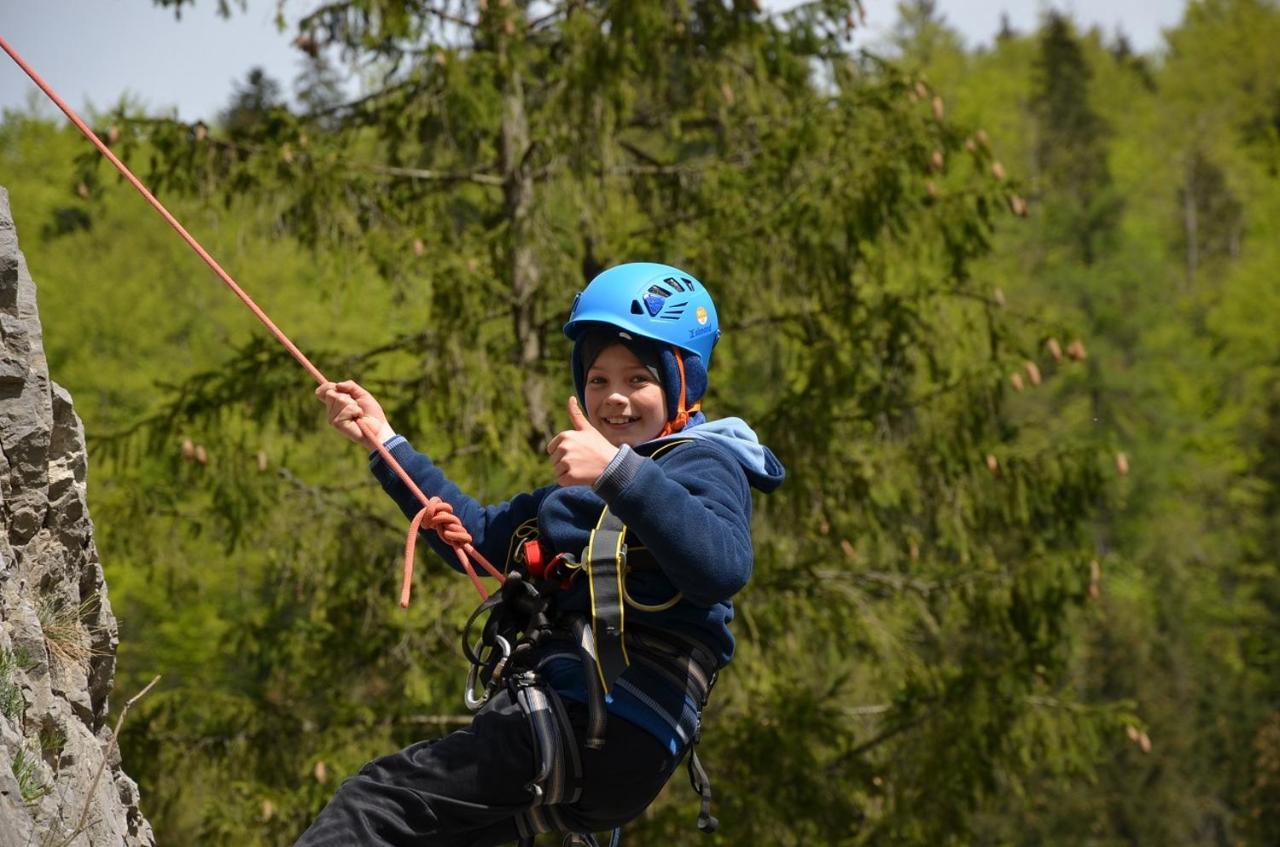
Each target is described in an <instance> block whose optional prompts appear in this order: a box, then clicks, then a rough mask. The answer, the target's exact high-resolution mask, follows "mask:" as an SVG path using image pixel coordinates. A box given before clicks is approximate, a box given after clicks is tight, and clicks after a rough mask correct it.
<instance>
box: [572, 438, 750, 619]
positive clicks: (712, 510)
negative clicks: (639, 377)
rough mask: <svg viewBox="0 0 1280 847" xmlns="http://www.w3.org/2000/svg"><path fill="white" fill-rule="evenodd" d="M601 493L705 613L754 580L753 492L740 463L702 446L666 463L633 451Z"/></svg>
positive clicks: (605, 477) (691, 446)
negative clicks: (750, 580)
mask: <svg viewBox="0 0 1280 847" xmlns="http://www.w3.org/2000/svg"><path fill="white" fill-rule="evenodd" d="M595 490H596V493H597V494H599V495H600V497H601V498H602V499H603V500H604V501H605V502H606V503H608V504H609V509H610V511H612V512H613V513H614V514H615V515H617V516H618V517H619V518H620V519H622V521H623V522H624V523H626V525H627V528H628V529H629V530H630V531H631V532H632V533H634V534H635V536H636V537H637V538H638V539H640V541H641V542H642V543H643V544H644V546H645V547H647V548H648V549H649V552H650V553H652V554H653V556H654V558H655V559H656V560H657V563H658V566H659V567H660V568H662V572H663V573H664V574H665V575H666V577H667V578H668V579H669V580H671V583H672V584H673V585H674V586H675V587H676V588H677V589H678V590H679V591H680V592H681V593H682V594H684V596H685V599H686V600H688V601H690V602H691V603H694V604H696V605H699V606H711V605H713V604H715V603H718V602H722V601H725V600H728V599H729V598H730V597H732V596H733V595H734V594H735V593H736V592H737V591H738V590H739V589H741V588H742V587H743V586H744V585H746V584H747V580H748V579H749V578H750V577H751V566H752V558H753V552H752V547H751V492H750V488H749V486H748V484H747V477H746V474H745V473H744V472H743V470H742V468H741V466H740V465H739V463H738V462H737V460H736V459H734V458H733V457H732V456H729V455H728V454H726V453H725V452H724V451H722V450H720V449H718V448H716V447H714V446H711V445H709V444H705V443H702V442H698V441H694V442H690V443H688V444H684V445H681V446H680V447H677V448H676V449H675V450H673V451H672V452H671V453H670V454H669V458H667V459H665V460H664V461H662V462H661V463H659V462H657V461H654V460H652V459H648V458H645V457H643V456H641V455H639V454H638V453H635V452H633V451H631V450H630V449H628V448H625V447H624V448H623V449H622V451H620V452H619V455H618V456H617V457H616V458H615V460H614V461H613V462H612V463H610V465H609V466H608V467H607V468H606V469H605V471H604V473H602V474H601V475H600V479H599V480H597V481H596V485H595Z"/></svg>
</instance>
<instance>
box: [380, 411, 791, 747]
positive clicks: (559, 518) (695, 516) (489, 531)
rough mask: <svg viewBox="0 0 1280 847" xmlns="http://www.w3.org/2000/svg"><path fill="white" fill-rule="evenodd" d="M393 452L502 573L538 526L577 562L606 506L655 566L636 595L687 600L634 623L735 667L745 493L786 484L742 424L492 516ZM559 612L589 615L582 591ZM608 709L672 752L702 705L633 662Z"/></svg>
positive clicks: (631, 612)
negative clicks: (689, 641)
mask: <svg viewBox="0 0 1280 847" xmlns="http://www.w3.org/2000/svg"><path fill="white" fill-rule="evenodd" d="M699 417H701V416H699ZM386 447H387V449H388V450H389V451H390V452H391V454H392V455H393V456H394V457H395V459H396V461H397V462H399V463H400V464H401V466H402V467H403V468H404V469H405V471H406V472H407V473H408V474H409V476H410V477H411V478H412V479H413V481H414V482H415V483H416V484H417V485H418V487H419V488H421V489H422V491H423V493H425V494H426V495H427V496H429V497H430V496H437V497H440V498H441V499H443V500H444V501H445V502H447V503H449V504H451V505H452V506H453V510H454V514H456V515H457V516H458V517H459V518H460V519H461V521H462V524H463V526H465V527H466V529H467V531H468V532H469V533H471V537H472V544H473V545H474V546H475V547H476V549H478V550H479V551H480V552H481V554H483V555H484V556H485V558H487V559H488V560H489V561H491V562H493V563H494V564H495V565H496V566H500V567H502V565H501V563H505V567H503V570H506V569H509V568H511V567H512V566H513V565H514V558H513V557H514V554H515V552H516V549H517V547H518V546H519V545H518V543H516V538H517V530H521V531H522V532H524V533H527V531H528V528H529V526H531V525H533V524H534V523H536V526H537V528H538V531H539V533H540V537H541V539H542V540H543V542H544V543H545V544H547V545H548V546H549V547H550V549H551V550H552V551H553V552H555V553H570V554H573V555H574V556H578V555H580V554H581V553H582V551H583V549H584V548H585V547H586V546H587V542H588V538H589V536H590V533H591V530H592V528H594V527H595V525H596V523H597V521H598V520H599V518H600V513H601V511H602V510H603V509H604V507H605V505H606V504H607V505H608V507H609V510H610V511H611V512H612V513H613V514H614V515H616V516H617V517H618V518H619V519H620V520H622V521H623V523H625V524H626V526H627V546H628V549H629V550H633V551H634V550H637V549H639V548H644V549H645V550H647V551H648V553H649V554H650V555H651V556H652V558H653V560H654V562H655V563H656V565H657V567H655V568H649V569H644V570H638V571H634V572H632V573H631V574H630V576H629V577H628V578H627V591H628V593H629V594H630V596H631V597H632V598H634V600H635V601H636V602H638V603H641V604H645V605H656V604H663V603H665V602H666V601H668V600H670V599H671V598H672V597H673V596H675V594H676V593H677V592H679V593H680V594H681V595H682V599H681V600H680V602H678V603H676V604H675V605H674V606H673V607H671V608H669V609H666V610H664V611H661V612H642V611H638V610H636V609H635V608H633V607H628V608H627V609H626V619H627V621H636V622H640V623H643V624H645V625H646V626H649V627H653V628H656V629H666V630H670V631H673V632H676V633H679V634H683V635H686V636H691V637H693V638H695V639H697V640H698V641H699V642H701V643H703V644H705V645H706V646H707V647H708V649H709V650H710V651H711V653H712V654H713V655H715V656H716V657H717V658H718V659H719V661H720V664H721V665H724V664H726V663H728V662H729V661H730V659H732V657H733V651H734V639H733V635H732V634H731V633H730V631H729V622H730V621H731V620H732V619H733V603H732V600H731V598H732V597H733V595H734V594H735V593H737V591H738V590H739V589H741V588H742V587H743V586H744V585H746V583H747V580H748V579H749V578H750V576H751V568H752V558H753V553H752V545H751V494H750V489H751V488H755V489H757V490H759V491H762V492H765V493H768V492H770V491H773V490H774V489H775V488H777V487H778V485H779V484H781V482H782V480H783V476H784V474H785V472H784V470H783V467H782V464H781V463H780V462H779V461H778V459H777V458H776V457H775V456H774V455H773V453H772V452H771V451H770V450H769V448H767V447H765V446H764V445H762V444H760V442H759V440H758V439H757V438H756V435H755V433H754V432H753V431H752V430H751V428H750V427H749V426H747V424H746V423H745V422H743V421H742V420H741V419H739V418H724V419H720V420H715V421H709V422H702V421H699V422H698V423H697V424H696V425H691V426H686V427H685V428H684V429H683V430H682V431H681V432H679V433H676V434H675V435H671V436H667V437H665V438H661V439H656V440H654V441H649V442H646V443H644V444H641V445H638V446H637V447H636V448H634V449H632V448H630V447H626V446H624V447H622V448H621V449H620V450H619V451H618V455H617V456H616V457H615V458H614V460H613V461H612V462H610V463H609V466H608V467H606V468H605V470H604V472H603V473H601V475H600V478H599V479H598V480H596V483H595V484H594V485H593V486H585V485H577V486H570V487H561V486H558V485H548V486H544V487H542V488H539V489H536V490H534V491H530V492H526V493H523V494H517V495H516V496H515V497H513V498H511V499H510V500H507V501H505V502H502V503H497V504H494V505H491V506H482V505H481V504H479V503H478V502H476V501H475V500H473V499H472V498H470V497H468V496H467V495H466V494H464V493H463V492H462V491H461V490H460V489H459V488H458V487H457V486H456V485H455V484H454V483H453V482H451V481H450V480H449V479H448V478H446V477H445V475H444V473H443V472H442V471H441V470H440V469H439V468H438V467H436V465H435V464H434V463H432V461H431V460H430V459H429V458H427V457H426V456H425V455H423V454H422V453H419V452H417V451H416V450H414V449H413V447H412V446H410V445H409V443H408V441H406V440H405V439H404V438H403V437H402V436H396V437H394V438H391V439H389V440H388V441H387V443H386ZM664 448H665V449H664ZM654 453H657V455H656V457H655V458H652V459H651V458H649V456H650V455H651V454H654ZM370 468H371V470H372V471H373V473H374V476H375V477H377V479H378V481H379V482H380V483H381V484H382V487H383V488H384V489H385V490H386V491H387V493H388V494H390V495H391V496H392V498H394V499H395V501H396V503H397V504H398V505H399V506H400V508H401V510H402V511H403V512H404V513H405V515H406V516H410V517H411V516H413V515H414V514H416V513H417V512H418V510H419V509H421V504H420V503H419V502H418V500H417V498H416V497H415V496H414V495H413V493H412V492H410V491H409V490H408V488H407V487H406V486H405V485H404V483H403V482H401V481H400V479H399V477H398V476H396V474H395V472H394V471H393V470H392V469H391V468H390V467H389V466H388V465H387V464H386V463H385V462H384V461H383V460H382V458H381V456H380V455H379V454H377V453H374V454H373V456H372V457H371V462H370ZM522 527H523V530H522ZM424 538H425V539H426V540H427V541H428V543H430V544H431V546H432V547H433V548H434V549H435V550H436V552H437V553H438V554H439V555H440V556H441V557H442V558H443V559H444V560H445V561H446V562H448V563H449V564H450V565H451V566H452V567H454V568H455V569H457V568H458V562H457V559H456V558H455V556H454V554H453V552H452V550H451V548H450V547H449V546H448V545H447V544H445V543H444V542H443V541H441V540H440V538H439V536H437V535H436V533H434V532H428V533H427V534H426V535H424ZM557 606H558V608H560V609H561V610H563V611H566V612H584V613H587V614H590V610H591V601H590V592H589V590H588V587H587V585H586V580H583V579H579V580H575V581H574V583H573V584H572V585H571V586H570V587H569V588H568V589H567V590H565V591H563V592H561V593H560V594H559V595H558V597H557ZM549 658H550V659H551V661H548V662H547V663H546V664H545V665H544V666H543V667H542V673H543V675H544V677H545V678H546V679H548V680H549V682H550V683H551V685H552V686H553V687H554V688H555V689H556V690H557V691H558V692H559V693H560V694H561V695H562V696H564V697H568V698H570V699H574V700H578V701H585V700H586V693H585V683H584V680H583V676H582V673H583V669H582V666H581V665H580V664H578V663H577V662H576V661H574V660H572V659H571V658H570V657H565V656H559V657H556V656H552V657H549ZM607 704H608V710H609V712H610V714H615V715H618V716H619V717H622V718H625V719H627V720H630V721H632V722H633V723H636V724H638V725H639V726H641V727H643V728H645V729H646V730H648V731H649V732H651V733H652V734H653V735H654V736H655V737H657V738H658V740H659V741H661V742H662V743H663V744H664V745H665V746H667V747H668V749H670V750H671V751H672V752H673V753H676V752H678V751H679V750H680V749H681V748H683V747H684V745H686V744H687V743H688V742H689V741H690V740H691V739H692V738H693V736H694V734H695V733H696V731H697V721H698V713H697V705H696V704H694V703H693V702H692V700H691V699H690V697H689V696H688V694H687V693H686V692H685V691H683V690H682V689H676V688H675V687H674V686H672V684H671V683H670V682H669V681H668V680H667V679H666V678H664V677H662V676H661V675H659V674H657V673H654V672H652V671H648V669H646V668H645V667H643V666H641V665H639V664H636V663H632V665H631V666H630V667H629V668H628V669H627V670H626V671H625V672H624V673H623V674H622V675H621V676H620V677H619V678H618V680H617V682H616V683H615V684H614V686H613V689H612V692H611V694H610V696H609V698H608V700H607Z"/></svg>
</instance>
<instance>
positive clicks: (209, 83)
mask: <svg viewBox="0 0 1280 847" xmlns="http://www.w3.org/2000/svg"><path fill="white" fill-rule="evenodd" d="M316 2H317V0H289V2H287V3H286V6H285V10H286V12H288V11H289V10H291V9H296V10H302V11H305V10H307V9H309V8H311V7H312V6H314V5H316ZM1185 2H1186V0H1053V2H1048V0H938V6H939V9H940V10H941V12H942V15H943V17H944V18H945V19H946V21H947V22H948V23H949V24H950V25H951V26H953V27H955V28H956V29H958V30H959V31H960V32H961V34H962V35H963V36H964V38H965V40H966V42H967V43H969V44H970V45H977V44H986V43H990V41H991V38H992V36H993V35H994V33H995V32H996V30H997V29H998V28H999V26H1000V18H1001V14H1002V13H1007V14H1008V16H1009V19H1010V21H1011V22H1012V24H1013V27H1014V28H1015V29H1017V30H1029V29H1032V28H1034V26H1035V25H1036V21H1037V20H1038V18H1039V16H1040V14H1041V13H1042V12H1043V11H1044V10H1045V9H1048V8H1055V9H1059V10H1061V11H1064V12H1067V13H1068V14H1070V15H1071V16H1072V17H1073V18H1074V19H1075V20H1076V22H1077V23H1078V24H1081V25H1082V26H1086V27H1087V26H1094V25H1096V26H1099V27H1101V28H1102V29H1103V31H1104V32H1107V33H1113V32H1115V31H1116V30H1117V29H1120V30H1123V32H1124V33H1125V34H1126V35H1127V36H1128V37H1129V40H1130V42H1131V43H1132V44H1133V46H1134V48H1135V49H1137V50H1139V51H1140V52H1152V51H1157V50H1159V49H1160V48H1161V46H1162V43H1163V42H1162V36H1161V30H1162V29H1165V28H1169V27H1172V26H1174V25H1176V24H1177V22H1178V21H1179V20H1180V19H1181V17H1182V9H1183V7H1184V5H1185ZM794 5H796V4H795V2H791V0H766V2H765V6H766V7H769V8H772V9H782V8H787V7H790V6H794ZM864 5H865V7H866V11H867V22H866V30H865V31H864V33H863V34H862V35H861V39H862V41H861V42H860V43H862V44H864V45H866V46H874V45H875V43H876V42H877V41H878V40H880V39H882V38H883V37H884V35H885V33H887V32H888V30H889V28H890V27H891V26H892V25H893V22H894V19H895V9H896V7H897V3H896V0H865V2H864ZM216 6H217V3H216V2H215V0H196V6H195V8H188V9H187V10H186V11H184V12H183V16H182V20H180V21H179V20H175V18H174V14H173V12H172V11H171V10H166V9H161V8H158V7H156V6H155V5H154V4H153V3H152V2H151V0H0V36H2V37H3V38H4V39H5V40H7V41H8V42H9V44H10V45H11V46H12V47H13V48H14V49H15V50H16V51H17V52H18V53H19V54H21V55H22V56H23V58H25V59H26V60H27V62H28V63H29V64H30V65H31V66H32V67H33V68H34V69H35V71H36V72H37V73H38V74H40V75H41V76H42V77H44V79H45V81H46V82H48V83H49V85H51V86H52V87H53V89H54V90H55V91H57V92H58V93H59V94H60V95H61V96H62V97H63V98H64V99H65V100H66V101H67V102H68V103H69V104H70V105H71V107H72V108H73V109H76V110H77V111H81V112H85V111H88V110H89V109H91V108H96V109H101V110H106V109H109V108H111V107H112V106H114V105H115V104H116V103H117V102H118V101H119V99H120V97H121V96H122V95H125V94H128V95H129V96H130V97H131V98H132V99H133V100H134V101H136V102H137V103H138V104H139V105H142V106H145V107H147V108H148V109H150V110H152V111H158V112H166V113H170V114H172V113H173V112H174V111H176V114H177V116H178V117H179V118H181V119H183V120H188V121H193V120H196V119H197V118H205V119H209V118H212V117H214V116H216V115H217V113H218V112H219V111H220V110H221V109H222V108H223V107H224V106H225V105H226V103H227V101H228V100H229V98H230V95H231V92H232V90H233V84H234V83H235V82H237V81H240V80H243V79H244V77H245V74H246V73H248V71H249V69H250V68H252V67H254V66H255V65H257V66H261V67H263V68H264V69H265V70H266V71H267V73H268V75H269V76H271V77H273V78H275V79H277V80H279V81H281V82H282V83H284V87H285V88H286V89H291V83H292V81H293V79H294V78H295V77H296V76H297V74H298V72H299V70H300V63H299V53H298V51H297V50H295V49H294V48H293V47H292V46H291V45H290V41H291V39H292V35H291V34H290V33H288V32H285V33H282V32H280V31H278V30H277V29H276V26H275V23H274V16H275V11H276V0H249V7H248V11H246V12H237V13H236V14H234V15H233V16H232V18H231V19H230V20H225V19H222V18H219V17H218V16H217V14H216V13H215V9H216ZM37 94H38V92H37V90H36V88H35V86H34V85H33V84H32V83H31V82H30V80H28V78H27V77H26V75H25V74H23V73H22V71H21V70H20V69H19V68H18V66H17V65H15V64H14V63H13V62H11V61H10V60H9V58H8V57H7V56H5V55H3V54H2V53H0V109H20V108H25V107H26V105H27V104H28V103H29V102H30V101H31V100H32V98H33V97H35V96H36V95H37ZM37 99H38V98H37ZM40 108H42V109H43V110H44V112H45V113H47V114H49V115H54V114H56V112H55V111H54V110H53V106H52V105H42V106H41V107H40Z"/></svg>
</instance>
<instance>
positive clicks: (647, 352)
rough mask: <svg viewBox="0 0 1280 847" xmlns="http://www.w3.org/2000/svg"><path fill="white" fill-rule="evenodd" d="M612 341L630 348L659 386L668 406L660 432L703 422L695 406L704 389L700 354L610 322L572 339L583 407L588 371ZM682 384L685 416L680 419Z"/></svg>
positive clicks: (576, 387) (576, 388)
mask: <svg viewBox="0 0 1280 847" xmlns="http://www.w3.org/2000/svg"><path fill="white" fill-rule="evenodd" d="M613 344H622V345H623V346H625V347H626V348H627V349H628V350H630V351H631V352H632V353H633V354H634V355H635V357H636V358H637V359H639V360H640V362H641V363H642V364H643V365H644V366H645V367H646V368H648V369H649V371H650V372H651V373H652V374H653V376H654V378H655V379H656V380H657V381H658V384H659V385H661V386H662V393H663V395H664V396H665V398H666V407H667V426H666V428H665V429H664V430H663V432H662V435H669V434H671V433H672V432H679V431H680V430H681V429H683V428H684V427H686V426H695V425H697V424H700V423H705V422H706V418H705V417H704V416H703V414H702V412H701V411H700V410H699V409H698V407H697V404H698V401H699V400H701V399H702V395H703V394H705V393H706V391H707V368H706V366H705V365H703V364H702V357H700V356H699V355H698V354H697V353H690V352H689V351H687V350H681V349H679V348H678V347H671V346H667V345H665V344H660V343H658V342H656V341H653V340H651V339H648V338H641V337H638V336H635V335H633V334H632V333H630V332H627V331H626V330H622V329H618V328H617V327H615V326H610V325H609V324H598V325H596V326H593V327H591V329H589V330H587V331H586V332H584V333H583V334H582V335H580V336H579V337H578V340H577V341H575V342H574V343H573V360H572V366H573V388H574V391H576V392H577V395H578V402H579V403H581V404H582V406H583V408H586V405H587V401H586V384H587V371H588V370H589V369H590V368H591V364H592V363H593V362H594V361H595V360H596V357H597V356H599V355H600V354H601V353H602V352H603V351H604V350H605V348H606V347H609V346H611V345H613ZM682 371H683V374H682ZM682 376H683V378H682ZM681 385H683V386H684V404H683V408H684V411H685V419H684V420H680V417H681V416H680V411H681V404H680V386H681Z"/></svg>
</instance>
